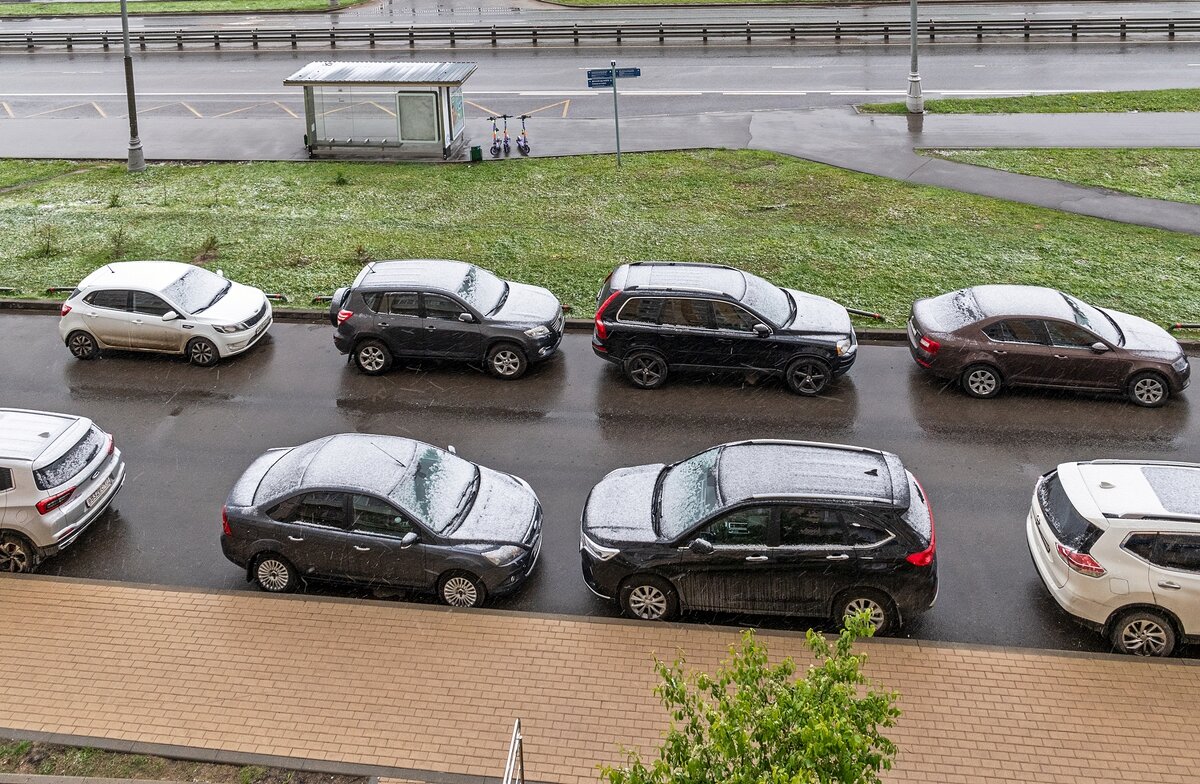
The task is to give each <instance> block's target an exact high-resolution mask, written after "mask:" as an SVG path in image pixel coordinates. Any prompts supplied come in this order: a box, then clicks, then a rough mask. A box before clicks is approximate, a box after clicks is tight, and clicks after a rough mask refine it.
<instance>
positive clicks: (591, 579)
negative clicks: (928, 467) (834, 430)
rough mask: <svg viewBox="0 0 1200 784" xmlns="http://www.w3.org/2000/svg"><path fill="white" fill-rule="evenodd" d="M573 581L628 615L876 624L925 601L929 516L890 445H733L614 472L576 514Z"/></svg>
mask: <svg viewBox="0 0 1200 784" xmlns="http://www.w3.org/2000/svg"><path fill="white" fill-rule="evenodd" d="M579 549H580V555H581V557H582V559H583V577H584V580H585V581H586V582H587V584H588V587H590V588H591V589H592V591H593V592H594V593H596V594H598V595H599V596H601V597H604V598H612V599H616V600H617V601H618V602H620V605H621V608H622V609H623V610H624V611H625V613H626V614H627V615H629V616H631V617H635V618H642V619H645V620H662V619H666V618H670V617H671V616H673V615H675V614H676V613H677V612H679V611H680V610H681V609H692V610H706V611H725V612H749V613H764V614H775V615H798V616H805V617H821V618H829V619H832V620H833V621H835V622H837V621H840V620H841V619H842V618H844V617H845V616H846V615H847V614H850V613H854V612H858V611H861V610H867V611H869V612H870V614H871V620H872V622H873V623H874V625H875V628H876V630H877V631H879V632H887V631H889V630H893V629H895V628H897V627H898V626H899V625H900V623H901V621H902V619H904V618H910V617H912V616H914V615H917V614H919V613H921V612H923V611H925V610H926V609H928V608H929V607H930V606H932V604H933V601H934V599H935V598H936V597H937V585H938V579H937V557H936V551H937V544H936V538H935V536H934V529H933V513H932V511H931V510H930V505H929V502H928V500H927V499H926V497H925V493H924V491H923V490H922V489H921V486H920V484H919V483H918V482H917V480H916V478H915V477H914V476H913V475H912V474H910V473H909V472H908V471H906V470H905V468H904V466H903V465H902V464H901V462H900V458H898V457H896V455H893V454H891V453H889V452H879V451H876V450H874V449H864V448H862V447H855V446H839V445H836V444H818V443H809V442H803V441H740V442H736V443H731V444H723V445H721V446H716V447H713V448H712V449H709V450H706V451H704V452H701V453H700V454H698V455H695V456H693V457H690V458H688V459H687V460H684V461H682V462H679V463H676V464H674V465H669V466H664V465H662V464H656V465H645V466H635V467H632V468H621V469H618V470H616V471H613V472H612V473H611V474H609V475H608V476H606V477H604V479H602V480H601V481H600V484H598V485H596V486H595V487H594V488H593V489H592V492H591V495H589V496H588V500H587V505H586V506H585V507H584V510H583V519H582V531H581V533H580V541H579Z"/></svg>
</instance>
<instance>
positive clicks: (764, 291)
mask: <svg viewBox="0 0 1200 784" xmlns="http://www.w3.org/2000/svg"><path fill="white" fill-rule="evenodd" d="M745 276H746V293H745V294H743V295H742V303H743V304H745V305H746V306H747V307H748V308H751V309H752V310H754V311H755V312H756V313H760V314H762V315H763V316H766V317H767V318H768V319H770V320H771V323H772V324H774V325H775V326H777V327H782V326H785V325H786V324H787V323H788V322H790V321H791V320H792V298H791V297H789V296H788V295H787V292H785V291H784V290H783V289H781V288H779V287H778V286H776V285H773V284H771V283H768V282H767V281H765V280H763V279H762V278H760V277H758V276H757V275H751V274H750V273H748V272H747V273H745Z"/></svg>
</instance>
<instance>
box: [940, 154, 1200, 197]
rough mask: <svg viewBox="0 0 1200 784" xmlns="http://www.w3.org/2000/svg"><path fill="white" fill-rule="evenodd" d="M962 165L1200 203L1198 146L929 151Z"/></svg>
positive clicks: (1199, 155) (1138, 194)
mask: <svg viewBox="0 0 1200 784" xmlns="http://www.w3.org/2000/svg"><path fill="white" fill-rule="evenodd" d="M930 154H932V155H936V156H938V157H939V158H945V159H947V160H951V161H959V162H960V163H973V164H975V165H977V166H987V167H989V168H992V169H1003V170H1004V171H1011V172H1017V173H1019V174H1032V175H1035V176H1037V177H1050V178H1053V179H1056V180H1065V181H1067V182H1075V183H1079V184H1081V185H1098V186H1100V187H1102V188H1110V189H1112V190H1114V191H1123V192H1125V193H1132V194H1134V195H1136V196H1145V197H1148V198H1151V199H1167V200H1168V201H1181V202H1187V203H1189V204H1200V150H1162V149H1137V150H1091V149H1088V150H931V151H930Z"/></svg>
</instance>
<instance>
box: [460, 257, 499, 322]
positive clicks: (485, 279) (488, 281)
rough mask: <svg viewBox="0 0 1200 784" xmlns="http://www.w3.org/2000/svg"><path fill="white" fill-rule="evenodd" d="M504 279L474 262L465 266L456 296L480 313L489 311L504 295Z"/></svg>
mask: <svg viewBox="0 0 1200 784" xmlns="http://www.w3.org/2000/svg"><path fill="white" fill-rule="evenodd" d="M505 285H506V284H505V283H504V281H502V280H500V278H497V277H496V276H495V275H493V274H492V273H490V272H488V271H487V270H485V269H480V268H479V267H476V266H475V265H474V264H472V265H470V266H468V267H467V274H466V277H464V278H463V280H462V283H461V284H459V287H458V292H457V293H458V296H460V297H462V298H463V299H465V300H466V301H467V302H469V303H471V304H472V305H474V306H475V308H476V309H477V310H478V311H479V312H480V313H491V312H492V311H493V310H495V309H496V306H497V305H499V304H500V298H501V297H503V296H504V288H505Z"/></svg>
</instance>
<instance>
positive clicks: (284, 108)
mask: <svg viewBox="0 0 1200 784" xmlns="http://www.w3.org/2000/svg"><path fill="white" fill-rule="evenodd" d="M275 105H276V106H278V107H279V108H280V109H283V110H284V111H285V112H287V113H288V114H290V115H292V117H294V118H296V119H297V120H299V119H300V115H298V114H296V113H295V112H293V111H292V110H291V109H289V108H287V107H286V106H284V105H283V104H282V103H280V102H279V101H275Z"/></svg>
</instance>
